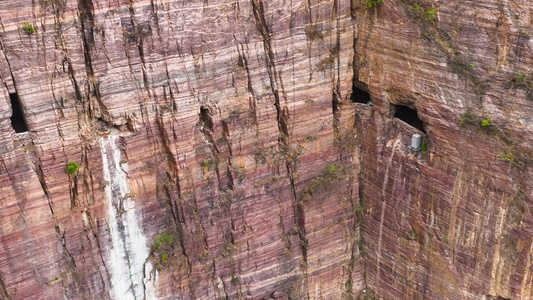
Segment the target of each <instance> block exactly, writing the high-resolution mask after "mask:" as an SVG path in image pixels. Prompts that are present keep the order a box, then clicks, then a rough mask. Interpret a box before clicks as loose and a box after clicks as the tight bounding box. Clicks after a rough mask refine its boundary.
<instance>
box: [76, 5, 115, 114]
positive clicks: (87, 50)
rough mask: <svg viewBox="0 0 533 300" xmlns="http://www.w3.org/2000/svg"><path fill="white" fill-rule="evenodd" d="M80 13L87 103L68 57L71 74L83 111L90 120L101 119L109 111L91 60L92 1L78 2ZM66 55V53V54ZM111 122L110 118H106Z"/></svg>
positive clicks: (92, 40)
mask: <svg viewBox="0 0 533 300" xmlns="http://www.w3.org/2000/svg"><path fill="white" fill-rule="evenodd" d="M78 11H79V19H80V30H81V40H82V45H83V57H84V60H85V72H86V75H87V94H86V95H85V97H86V100H87V101H83V95H82V94H81V92H80V89H79V87H78V83H77V82H76V80H75V75H74V70H73V68H72V65H71V62H70V59H69V58H68V57H66V60H67V62H68V67H69V73H70V74H71V77H72V81H73V83H74V87H75V91H76V97H77V98H78V99H79V100H80V101H82V102H83V103H84V105H83V109H84V111H85V113H87V117H88V118H93V117H99V116H100V115H101V114H102V113H106V112H107V109H106V107H105V105H104V103H103V102H102V99H101V95H100V90H99V83H98V82H97V80H96V78H95V75H94V70H93V64H92V58H91V48H92V47H93V46H94V43H95V40H94V27H95V25H94V15H93V11H94V4H93V1H92V0H78ZM65 53H66V52H65ZM92 99H95V100H96V106H95V102H94V101H91V100H92ZM106 119H107V120H111V118H110V117H108V118H106Z"/></svg>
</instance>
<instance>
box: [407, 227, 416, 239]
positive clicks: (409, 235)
mask: <svg viewBox="0 0 533 300" xmlns="http://www.w3.org/2000/svg"><path fill="white" fill-rule="evenodd" d="M407 239H409V240H416V232H415V231H414V230H413V229H409V231H407Z"/></svg>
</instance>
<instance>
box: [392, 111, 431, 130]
mask: <svg viewBox="0 0 533 300" xmlns="http://www.w3.org/2000/svg"><path fill="white" fill-rule="evenodd" d="M395 106H396V107H395V112H394V117H395V118H398V119H400V120H402V121H404V122H405V123H407V124H409V125H411V126H413V127H415V128H416V129H418V130H420V131H422V132H423V133H426V130H425V129H424V122H422V120H420V119H419V118H418V114H417V112H416V110H414V109H412V108H409V107H407V106H403V105H395Z"/></svg>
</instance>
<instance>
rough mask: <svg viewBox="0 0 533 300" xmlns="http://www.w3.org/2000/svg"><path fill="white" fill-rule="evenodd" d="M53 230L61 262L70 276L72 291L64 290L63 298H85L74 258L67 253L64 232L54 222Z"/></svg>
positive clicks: (82, 282)
mask: <svg viewBox="0 0 533 300" xmlns="http://www.w3.org/2000/svg"><path fill="white" fill-rule="evenodd" d="M54 223H55V230H56V235H57V240H58V243H59V245H60V247H61V250H60V254H61V256H62V259H61V262H62V263H64V264H65V265H66V269H67V272H68V273H70V274H71V275H72V282H73V285H74V286H73V288H74V291H71V290H70V289H71V287H69V288H67V289H65V296H67V295H79V296H81V298H87V286H86V283H85V281H84V280H83V277H82V276H81V275H80V274H79V272H78V269H77V266H76V262H75V261H74V257H72V254H70V252H69V251H68V248H67V239H66V238H65V231H61V228H60V227H59V224H58V221H57V220H54Z"/></svg>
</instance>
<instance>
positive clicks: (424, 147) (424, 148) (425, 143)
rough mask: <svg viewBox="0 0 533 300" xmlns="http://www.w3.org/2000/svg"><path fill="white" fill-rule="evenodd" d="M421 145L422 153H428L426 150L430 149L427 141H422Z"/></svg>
mask: <svg viewBox="0 0 533 300" xmlns="http://www.w3.org/2000/svg"><path fill="white" fill-rule="evenodd" d="M420 147H421V148H422V149H421V151H422V154H426V151H427V150H428V143H427V142H422V145H420Z"/></svg>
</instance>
